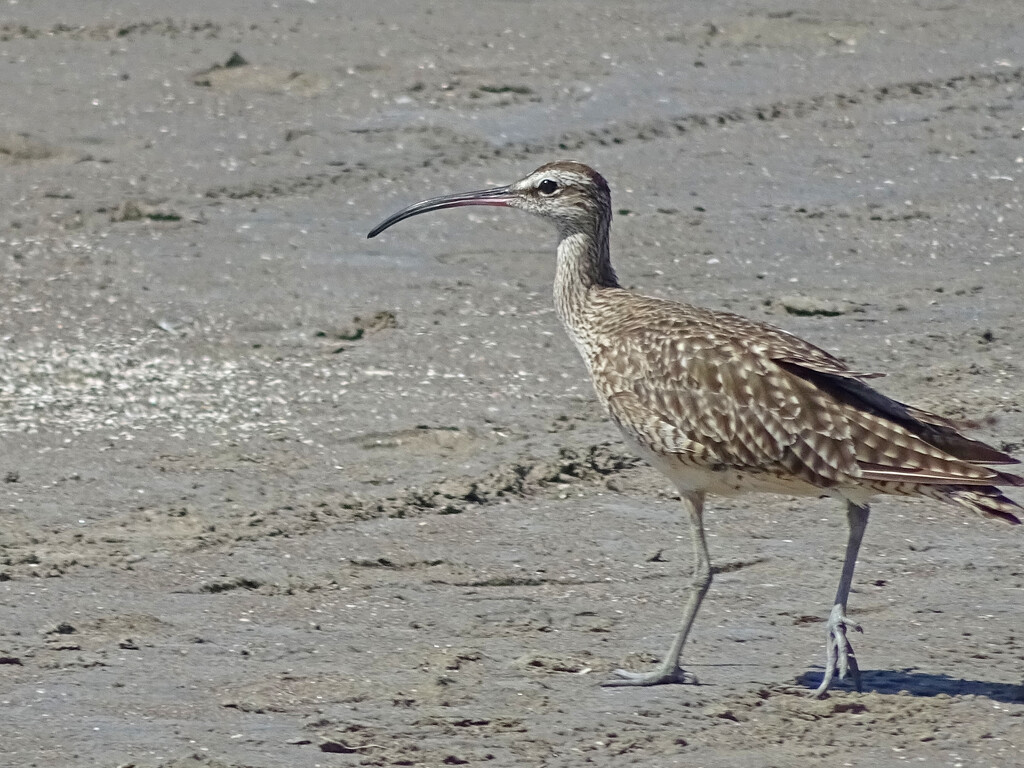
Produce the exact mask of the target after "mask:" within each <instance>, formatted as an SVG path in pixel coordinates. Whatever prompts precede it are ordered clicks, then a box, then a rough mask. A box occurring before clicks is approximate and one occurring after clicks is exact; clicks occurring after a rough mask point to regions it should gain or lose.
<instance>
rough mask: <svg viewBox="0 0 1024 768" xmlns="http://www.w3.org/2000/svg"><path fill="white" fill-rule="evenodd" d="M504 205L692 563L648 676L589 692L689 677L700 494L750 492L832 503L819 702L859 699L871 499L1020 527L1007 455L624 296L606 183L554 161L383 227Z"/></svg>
mask: <svg viewBox="0 0 1024 768" xmlns="http://www.w3.org/2000/svg"><path fill="white" fill-rule="evenodd" d="M477 205H483V206H499V207H507V208H516V209H519V210H523V211H526V212H528V213H532V214H535V215H538V216H540V217H541V218H543V219H546V220H548V221H549V222H551V223H553V224H554V225H555V227H556V229H557V231H558V246H557V249H556V263H555V279H554V304H555V309H556V312H557V315H558V317H559V319H560V320H561V322H562V325H563V326H564V327H565V330H566V332H567V333H568V335H569V337H570V339H571V340H572V342H573V343H574V344H575V346H576V348H577V350H578V351H579V353H580V355H581V356H582V358H583V361H584V363H585V364H586V367H587V370H588V372H589V374H590V378H591V380H592V382H593V385H594V390H595V392H596V394H597V398H598V400H599V401H600V403H601V405H602V406H603V407H604V410H605V411H606V413H607V415H608V416H609V417H610V419H611V421H612V422H614V424H615V425H616V426H617V427H618V428H619V431H620V432H621V433H622V436H623V439H624V441H625V443H626V444H627V445H628V446H629V447H630V448H631V449H632V450H633V451H635V452H636V453H637V454H638V455H639V456H641V457H643V458H644V459H646V460H647V461H648V462H649V463H650V464H651V465H652V466H654V467H655V468H656V469H658V470H660V471H661V472H662V473H663V474H664V475H665V476H666V477H667V478H668V479H669V480H670V481H671V483H672V484H673V485H674V486H675V488H676V489H677V491H678V493H679V496H680V499H681V500H682V505H683V507H684V509H685V512H686V516H687V517H688V519H689V525H690V530H691V535H692V540H693V550H694V561H693V571H692V575H691V579H690V583H689V590H688V597H687V599H686V603H685V606H684V608H683V614H682V618H681V620H680V624H679V629H678V631H677V632H676V634H675V636H674V638H673V640H672V644H671V646H670V647H669V649H668V652H667V653H666V654H665V655H664V657H663V658H662V661H661V663H660V664H659V665H658V666H657V667H656V668H655V669H653V670H650V671H645V672H634V671H629V670H624V669H617V670H615V671H614V673H613V677H612V678H611V679H609V680H607V681H606V682H604V683H602V685H607V686H652V685H661V684H669V683H685V682H696V679H695V678H694V677H693V675H691V674H690V673H688V672H686V671H685V670H684V667H683V666H682V663H681V661H682V654H683V649H684V646H685V645H686V640H687V638H688V637H689V635H690V631H691V629H692V627H693V624H694V620H695V618H696V616H697V612H698V611H699V609H700V607H701V604H702V602H703V601H704V597H705V595H706V594H707V592H708V589H709V587H710V586H711V581H712V567H711V560H710V556H709V553H708V545H707V539H706V536H705V529H704V505H705V499H706V497H707V496H708V495H712V496H714V495H719V496H736V495H740V494H745V493H749V492H768V493H780V494H786V495H791V496H815V497H822V496H830V497H835V498H837V499H838V500H840V501H841V502H845V505H846V516H847V531H848V533H847V542H846V550H845V554H844V557H843V565H842V570H841V573H840V579H839V586H838V588H837V590H836V596H835V600H834V602H833V605H832V608H831V611H830V612H829V615H828V618H827V620H826V622H825V628H826V659H825V661H826V663H825V670H824V674H823V676H822V680H821V684H820V685H819V686H818V687H817V688H816V689H815V690H814V691H813V692H812V694H811V695H812V696H813V697H814V698H823V697H824V696H825V695H826V694H827V691H828V690H829V689H830V688H831V687H832V686H833V683H834V681H835V680H836V678H838V679H839V680H844V679H846V678H850V679H851V682H852V683H853V684H854V686H855V688H856V690H857V691H861V690H862V685H861V673H860V668H859V666H858V664H857V658H856V655H855V653H854V651H853V647H852V645H851V644H850V640H849V637H848V633H849V632H850V631H858V632H859V631H863V630H862V629H861V627H860V625H858V624H857V623H855V622H854V621H852V620H851V619H850V618H849V617H848V616H847V605H848V600H849V594H850V588H851V585H852V583H853V574H854V568H855V565H856V562H857V556H858V552H859V551H860V546H861V542H862V539H863V537H864V531H865V529H866V527H867V523H868V516H869V511H870V506H869V502H870V501H871V500H872V498H873V497H875V496H877V495H880V494H882V495H884V494H888V495H895V496H918V497H927V498H929V499H933V500H936V501H940V502H946V503H950V504H953V505H958V506H959V507H961V508H965V509H967V510H970V511H972V512H974V513H977V514H979V515H981V516H983V517H990V518H996V519H999V520H1002V521H1004V522H1007V523H1012V524H1019V523H1020V519H1019V518H1018V517H1017V514H1016V513H1019V512H1021V511H1024V508H1022V507H1021V506H1020V505H1019V504H1017V503H1016V502H1015V501H1013V500H1012V499H1010V498H1009V497H1007V496H1005V495H1004V494H1003V493H1002V491H1000V489H999V488H1000V487H1001V486H1024V478H1022V477H1020V476H1018V475H1014V474H1011V473H1009V472H1006V471H1002V470H1000V469H995V468H993V467H999V466H1001V465H1009V464H1019V463H1020V462H1019V461H1018V460H1017V459H1015V458H1013V457H1012V456H1010V455H1008V454H1007V453H1004V452H1003V451H1000V450H997V449H995V448H993V447H991V446H989V445H986V444H985V443H983V442H980V441H978V440H974V439H971V438H969V437H966V436H965V435H963V434H961V431H960V430H961V428H960V425H958V424H957V423H955V422H953V421H951V420H949V419H946V418H944V417H942V416H939V415H936V414H934V413H929V412H927V411H924V410H921V409H919V408H915V407H913V406H911V405H907V404H904V403H902V402H899V401H897V400H894V399H892V398H890V397H888V396H887V395H885V394H882V393H881V392H879V391H878V390H877V389H875V388H873V387H872V386H870V385H869V384H868V383H867V381H868V380H870V379H872V378H875V377H877V376H881V375H883V374H876V373H863V372H857V371H854V370H851V369H850V368H849V367H848V366H847V364H846V363H845V362H844V361H842V360H841V359H839V358H838V357H836V356H834V355H832V354H830V353H829V352H826V351H825V350H823V349H820V348H819V347H817V346H815V345H813V344H811V343H809V342H807V341H804V340H803V339H801V338H799V337H797V336H795V335H793V334H790V333H788V332H786V331H784V330H782V329H780V328H777V327H774V326H772V325H769V324H767V323H762V322H757V321H754V320H749V319H746V318H744V317H741V316H739V315H736V314H733V313H730V312H724V311H717V310H712V309H707V308H702V307H699V306H693V305H690V304H686V303H681V302H676V301H671V300H667V299H661V298H654V297H649V296H644V295H641V294H639V293H635V292H632V291H630V290H627V289H624V288H623V287H622V286H621V285H620V284H619V281H618V279H617V277H616V273H615V269H614V268H613V266H612V261H611V255H610V243H609V231H610V226H611V220H612V207H611V192H610V190H609V186H608V182H607V181H606V180H605V179H604V177H603V176H601V174H599V173H598V172H597V171H595V170H593V169H592V168H590V167H589V166H587V165H585V164H583V163H580V162H576V161H573V160H561V161H557V162H551V163H547V164H545V165H542V166H540V167H539V168H537V170H535V171H533V172H532V173H530V174H529V175H527V176H525V177H524V178H522V179H520V180H519V181H516V182H514V183H512V184H509V185H507V186H501V187H494V188H490V189H483V190H478V191H473V192H462V193H457V194H449V195H443V196H440V197H432V198H430V199H428V200H424V201H422V202H418V203H415V204H413V205H410V206H407V207H405V208H403V209H401V210H400V211H398V212H396V213H394V214H393V215H391V216H389V217H388V218H386V219H384V221H382V222H381V223H380V224H378V225H377V226H376V227H374V228H373V230H372V231H370V233H369V234H368V235H367V237H368V238H374V237H376V236H377V235H379V234H380V233H381V232H383V231H384V230H386V229H388V228H389V227H391V226H393V225H395V224H397V223H398V222H400V221H403V220H405V219H408V218H410V217H412V216H417V215H419V214H422V213H427V212H430V211H437V210H441V209H445V208H457V207H462V206H477Z"/></svg>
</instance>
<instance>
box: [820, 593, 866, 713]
mask: <svg viewBox="0 0 1024 768" xmlns="http://www.w3.org/2000/svg"><path fill="white" fill-rule="evenodd" d="M825 628H826V630H827V631H828V639H827V641H826V650H825V653H826V664H825V676H824V677H823V678H822V680H821V685H819V686H818V689H817V690H816V691H815V692H814V693H813V694H812V696H813V698H815V699H820V698H822V697H823V696H824V695H825V693H826V692H827V691H828V689H829V688H830V687H831V686H832V681H833V680H834V679H835V677H836V673H837V672H838V673H839V679H840V680H845V679H846V678H847V677H850V678H852V679H853V685H854V687H855V688H856V689H857V693H860V692H861V684H860V667H858V666H857V656H856V654H855V653H854V652H853V646H852V645H850V641H849V640H848V639H847V638H846V630H848V629H852V630H854V631H856V632H863V631H864V630H863V629H861V626H860V624H856V623H854V622H852V621H850V620H849V619H848V618H846V614H845V613H843V607H842V606H841V605H834V606H832V613H830V614H829V617H828V622H827V623H826V625H825Z"/></svg>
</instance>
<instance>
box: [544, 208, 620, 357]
mask: <svg viewBox="0 0 1024 768" xmlns="http://www.w3.org/2000/svg"><path fill="white" fill-rule="evenodd" d="M560 234H561V240H560V241H559V243H558V265H557V267H556V270H555V309H556V310H557V312H558V316H559V318H561V320H562V323H563V324H564V325H565V326H566V328H567V329H568V330H569V332H570V334H571V335H573V337H574V338H575V337H576V336H577V335H578V332H579V331H580V330H582V329H581V324H582V323H583V322H584V318H585V316H586V309H587V305H588V303H589V302H590V301H592V300H593V295H594V292H595V291H596V290H598V289H600V288H618V287H619V281H618V279H617V278H616V277H615V270H614V269H612V261H611V255H610V254H609V251H608V225H607V223H604V224H603V225H600V224H599V225H598V226H597V227H595V228H594V229H593V230H591V231H581V230H577V229H572V230H566V231H563V232H561V233H560Z"/></svg>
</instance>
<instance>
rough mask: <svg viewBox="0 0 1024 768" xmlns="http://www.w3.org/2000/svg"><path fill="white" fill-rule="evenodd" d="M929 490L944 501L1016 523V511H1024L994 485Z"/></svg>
mask: <svg viewBox="0 0 1024 768" xmlns="http://www.w3.org/2000/svg"><path fill="white" fill-rule="evenodd" d="M929 490H931V491H932V492H933V493H935V495H936V496H937V497H938V498H941V499H942V500H943V501H950V502H953V503H954V504H959V505H961V506H963V507H967V508H968V509H970V510H971V511H973V512H977V513H978V514H979V515H982V516H983V517H997V518H999V519H1000V520H1005V521H1006V522H1008V523H1012V524H1014V525H1017V524H1019V523H1020V518H1019V517H1017V515H1016V514H1014V513H1015V512H1018V513H1019V512H1022V511H1024V508H1022V507H1021V506H1020V505H1019V504H1017V503H1016V502H1014V501H1013V500H1012V499H1009V498H1007V497H1006V496H1004V495H1003V494H1002V493H1001V492H1000V490H999V489H998V488H995V487H993V486H980V487H979V486H973V487H972V486H969V485H968V486H955V485H947V486H932V488H931V489H929Z"/></svg>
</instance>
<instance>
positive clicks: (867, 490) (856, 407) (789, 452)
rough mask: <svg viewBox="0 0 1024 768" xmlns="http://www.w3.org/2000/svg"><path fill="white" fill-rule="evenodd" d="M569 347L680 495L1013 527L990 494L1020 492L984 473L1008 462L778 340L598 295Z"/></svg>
mask: <svg viewBox="0 0 1024 768" xmlns="http://www.w3.org/2000/svg"><path fill="white" fill-rule="evenodd" d="M574 337H575V338H576V341H577V345H578V346H579V347H580V350H581V352H582V354H583V356H584V358H585V359H586V361H587V364H588V367H589V368H590V370H591V372H592V375H593V379H594V385H595V388H596V390H597V393H598V396H599V398H600V399H601V400H602V402H603V403H604V404H605V406H606V407H607V409H608V411H609V413H610V415H611V417H612V418H613V420H614V421H615V422H616V424H617V425H618V426H619V427H620V429H621V430H622V431H623V433H624V434H625V435H626V437H627V438H628V439H629V440H630V442H631V443H633V444H634V446H635V447H637V448H638V449H639V450H641V452H642V453H644V455H645V456H646V457H647V458H649V459H650V460H651V461H652V462H654V463H655V465H656V466H658V467H659V468H660V469H662V470H663V471H665V472H666V473H668V474H669V475H670V476H671V477H673V479H674V480H675V481H676V482H677V484H680V483H681V484H682V485H683V486H684V487H692V489H693V490H706V491H709V492H717V493H737V492H743V491H748V490H767V491H780V492H785V493H794V494H820V493H822V492H827V493H835V494H837V495H841V496H846V497H848V498H851V499H853V500H863V499H866V498H868V497H870V496H871V495H874V494H876V493H896V494H909V495H928V496H932V497H934V498H941V499H942V500H944V501H953V502H959V503H961V504H964V505H965V506H968V507H970V508H972V509H975V510H976V511H979V512H981V513H982V514H986V515H993V516H997V517H1004V518H1006V519H1011V518H1012V519H1013V520H1016V518H1015V517H1014V515H1013V513H1012V511H1011V510H1012V509H1014V508H1017V506H1016V505H1015V504H1014V503H1013V502H1012V501H1010V500H1009V499H1006V498H1005V497H1004V496H1002V494H1000V493H999V492H998V490H996V489H995V488H994V487H992V486H996V485H1021V484H1024V480H1022V479H1021V478H1018V477H1016V476H1014V475H1010V474H1007V473H1005V472H998V471H996V470H993V469H991V468H989V467H987V466H985V465H986V464H1011V463H1017V462H1016V461H1015V460H1014V459H1013V458H1012V457H1010V456H1008V455H1006V454H1004V453H1001V452H1000V451H997V450H995V449H994V448H991V447H989V446H987V445H985V444H984V443H981V442H978V441H976V440H971V439H969V438H967V437H964V436H963V435H961V434H960V433H959V432H958V431H957V429H956V428H955V426H954V425H953V424H952V423H951V422H949V421H948V420H946V419H943V418H942V417H939V416H937V415H934V414H930V413H927V412H925V411H921V410H919V409H915V408H912V407H910V406H907V405H905V404H903V403H900V402H898V401H896V400H893V399H891V398H889V397H886V396H885V395H883V394H881V393H879V392H877V391H876V390H874V389H873V388H871V387H870V386H869V385H868V384H867V383H866V382H865V379H867V378H870V377H871V376H870V375H866V374H858V373H855V372H853V371H851V370H849V368H848V367H847V366H846V365H845V363H843V362H842V361H841V360H839V359H838V358H836V357H834V356H833V355H830V354H829V353H827V352H825V351H824V350H822V349H819V348H818V347H815V346H814V345H812V344H809V343H808V342H805V341H803V340H802V339H800V338H798V337H796V336H793V335H792V334H789V333H787V332H785V331H782V330H780V329H778V328H774V327H772V326H769V325H765V324H762V323H756V322H753V321H751V320H748V319H746V318H743V317H740V316H738V315H734V314H731V313H727V312H715V311H712V310H708V309H703V308H700V307H694V306H690V305H686V304H679V303H676V302H670V301H665V300H661V299H655V298H650V297H646V296H639V295H637V294H633V293H630V292H628V291H625V290H623V289H619V288H596V289H593V291H592V292H591V297H590V301H589V302H588V303H587V307H586V310H585V313H584V314H583V315H582V316H581V317H580V318H579V322H578V327H577V328H576V329H575V330H574ZM979 493H981V494H982V495H983V496H985V498H986V499H987V501H985V502H984V503H979V502H978V501H977V498H976V497H977V495H978V494H979Z"/></svg>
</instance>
